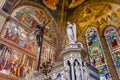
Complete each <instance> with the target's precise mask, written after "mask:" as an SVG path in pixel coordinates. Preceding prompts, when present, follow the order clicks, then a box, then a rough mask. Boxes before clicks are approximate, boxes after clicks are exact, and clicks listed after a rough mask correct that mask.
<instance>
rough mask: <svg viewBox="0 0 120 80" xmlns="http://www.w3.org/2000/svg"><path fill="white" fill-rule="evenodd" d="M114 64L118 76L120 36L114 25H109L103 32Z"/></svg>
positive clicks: (119, 68)
mask: <svg viewBox="0 0 120 80" xmlns="http://www.w3.org/2000/svg"><path fill="white" fill-rule="evenodd" d="M104 35H105V39H106V41H107V44H108V47H109V50H110V53H111V56H112V59H113V62H114V65H115V67H116V70H117V73H118V76H119V78H120V38H119V35H118V33H117V31H116V29H115V28H114V27H109V28H107V29H106V30H105V32H104Z"/></svg>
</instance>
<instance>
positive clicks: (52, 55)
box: [41, 42, 57, 64]
mask: <svg viewBox="0 0 120 80" xmlns="http://www.w3.org/2000/svg"><path fill="white" fill-rule="evenodd" d="M41 53H42V54H41V63H44V62H46V61H49V60H50V61H51V64H53V63H54V62H55V61H56V60H57V52H56V49H55V48H54V47H53V46H51V45H50V44H48V43H46V42H43V46H42V52H41Z"/></svg>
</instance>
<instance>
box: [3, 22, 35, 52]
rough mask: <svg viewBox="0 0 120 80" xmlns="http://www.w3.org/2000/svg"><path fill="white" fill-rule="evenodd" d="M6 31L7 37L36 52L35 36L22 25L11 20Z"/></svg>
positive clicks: (5, 36)
mask: <svg viewBox="0 0 120 80" xmlns="http://www.w3.org/2000/svg"><path fill="white" fill-rule="evenodd" d="M4 33H5V35H4V38H5V39H7V40H10V41H12V42H13V43H15V44H17V45H18V46H20V47H22V48H25V49H26V50H29V51H31V52H33V53H36V48H37V45H36V42H35V36H34V35H33V34H31V33H30V32H28V31H26V30H25V29H24V28H22V27H21V26H19V25H17V24H16V23H14V22H12V21H11V22H9V23H8V25H7V29H6V31H5V32H4Z"/></svg>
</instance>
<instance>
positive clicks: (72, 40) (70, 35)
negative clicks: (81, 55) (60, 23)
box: [67, 22, 76, 44]
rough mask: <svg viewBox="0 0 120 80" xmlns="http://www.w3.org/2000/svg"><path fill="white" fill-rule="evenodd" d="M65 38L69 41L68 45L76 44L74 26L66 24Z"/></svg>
mask: <svg viewBox="0 0 120 80" xmlns="http://www.w3.org/2000/svg"><path fill="white" fill-rule="evenodd" d="M67 36H68V40H69V44H75V42H76V24H75V23H73V24H71V23H70V22H67Z"/></svg>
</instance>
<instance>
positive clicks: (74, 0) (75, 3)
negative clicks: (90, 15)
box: [69, 0, 85, 8]
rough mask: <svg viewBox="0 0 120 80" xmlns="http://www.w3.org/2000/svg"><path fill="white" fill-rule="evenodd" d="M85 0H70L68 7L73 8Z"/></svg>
mask: <svg viewBox="0 0 120 80" xmlns="http://www.w3.org/2000/svg"><path fill="white" fill-rule="evenodd" d="M84 1H85V0H72V1H71V3H70V4H69V8H74V7H76V6H78V5H80V4H82V3H83V2H84Z"/></svg>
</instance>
